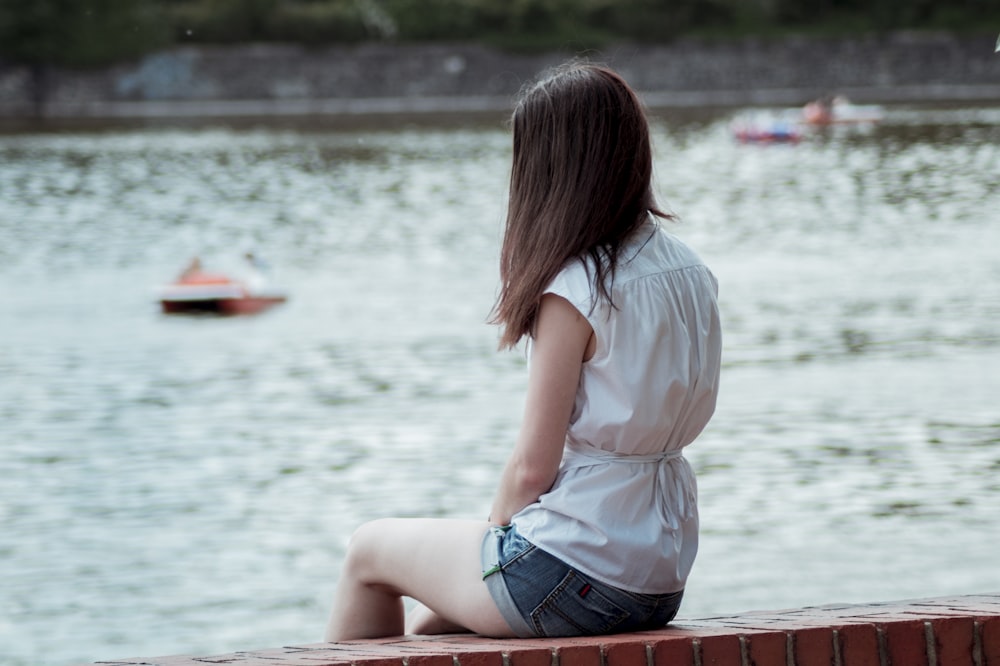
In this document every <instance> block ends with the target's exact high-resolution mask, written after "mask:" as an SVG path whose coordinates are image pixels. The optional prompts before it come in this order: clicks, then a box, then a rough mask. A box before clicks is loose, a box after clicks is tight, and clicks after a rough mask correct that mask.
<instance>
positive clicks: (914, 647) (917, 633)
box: [879, 620, 927, 666]
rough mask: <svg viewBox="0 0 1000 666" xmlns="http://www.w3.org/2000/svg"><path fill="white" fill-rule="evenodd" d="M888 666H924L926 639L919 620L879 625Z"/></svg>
mask: <svg viewBox="0 0 1000 666" xmlns="http://www.w3.org/2000/svg"><path fill="white" fill-rule="evenodd" d="M879 629H880V630H881V631H882V634H883V636H884V637H885V645H886V654H887V657H888V659H889V664H890V666H925V665H926V664H927V638H926V637H925V635H924V623H923V622H922V621H920V620H895V621H891V620H890V621H887V622H885V623H882V624H880V625H879Z"/></svg>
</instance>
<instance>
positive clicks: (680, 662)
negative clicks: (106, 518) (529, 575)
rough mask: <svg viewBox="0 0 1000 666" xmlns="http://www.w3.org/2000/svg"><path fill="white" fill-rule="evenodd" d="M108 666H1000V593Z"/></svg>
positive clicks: (402, 639)
mask: <svg viewBox="0 0 1000 666" xmlns="http://www.w3.org/2000/svg"><path fill="white" fill-rule="evenodd" d="M100 663H101V664H103V666H204V665H205V664H206V663H208V664H237V665H238V666H350V665H352V664H353V665H364V666H694V665H698V666H708V665H709V664H715V665H716V666H752V665H757V666H764V665H768V666H888V665H892V666H1000V593H996V594H983V595H977V596H962V597H952V598H938V599H923V600H916V601H907V602H893V603H876V604H864V605H832V606H823V607H819V608H800V609H792V610H782V611H758V612H753V613H743V614H739V615H732V616H729V617H715V618H709V619H703V620H687V621H683V622H680V623H678V624H677V625H675V626H671V627H668V628H666V629H662V630H658V631H646V632H638V633H633V634H617V635H613V636H601V637H590V638H553V639H530V640H493V639H487V638H480V637H476V636H468V635H448V636H437V637H429V636H406V637H398V638H389V639H380V640H371V641H352V642H346V643H319V644H314V645H301V646H294V647H283V648H274V649H267V650H253V651H249V652H236V653H232V654H224V655H216V656H213V657H186V656H175V657H160V658H137V659H122V660H118V661H102V662H100Z"/></svg>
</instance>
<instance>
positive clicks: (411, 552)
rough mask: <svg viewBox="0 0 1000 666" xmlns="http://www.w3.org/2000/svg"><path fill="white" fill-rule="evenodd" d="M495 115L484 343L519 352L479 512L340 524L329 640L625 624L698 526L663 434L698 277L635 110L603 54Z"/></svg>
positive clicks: (700, 294)
mask: <svg viewBox="0 0 1000 666" xmlns="http://www.w3.org/2000/svg"><path fill="white" fill-rule="evenodd" d="M512 127H513V165H512V170H511V177H510V192H509V205H508V212H507V220H506V228H505V233H504V238H503V244H502V249H501V257H500V278H501V289H500V292H499V296H498V299H497V302H496V303H495V306H494V311H493V317H492V321H493V322H494V323H497V324H499V325H501V326H502V333H501V337H500V347H501V348H513V347H515V346H516V345H518V344H519V343H520V342H521V341H522V340H524V339H526V340H527V348H528V354H529V371H528V388H527V397H526V401H525V409H524V416H523V420H522V423H521V426H520V431H519V434H518V436H517V438H516V441H515V442H514V444H513V451H512V453H511V454H510V457H509V460H508V462H507V463H506V465H505V467H504V469H503V471H502V473H501V476H500V479H499V488H498V490H497V492H496V495H495V497H494V499H493V503H492V512H491V513H490V515H489V518H488V519H487V520H461V519H442V518H426V519H424V518H385V519H380V520H376V521H372V522H369V523H366V524H364V525H362V526H361V527H359V528H358V529H357V530H356V531H355V532H354V534H353V535H352V537H351V540H350V543H349V546H348V549H347V554H346V557H345V561H344V564H343V568H342V571H341V575H340V580H339V582H338V585H337V591H336V594H335V596H334V602H333V610H332V614H331V616H330V619H329V624H328V626H327V631H326V639H327V640H328V641H340V640H347V639H363V638H373V637H379V636H390V635H398V634H403V633H404V632H406V633H416V634H432V633H442V632H457V631H472V632H476V633H479V634H483V635H489V636H495V637H513V636H526V637H527V636H567V635H589V634H601V633H607V632H618V631H632V630H641V629H652V628H659V627H662V626H664V625H665V624H667V623H668V622H669V621H670V620H671V619H672V618H673V617H674V616H675V614H676V612H677V610H678V608H679V606H680V602H681V598H682V596H683V591H684V587H685V584H686V580H687V577H688V574H689V572H690V571H691V567H692V563H693V561H694V558H695V553H696V551H697V546H698V509H697V492H696V486H695V477H694V472H693V470H692V468H691V466H690V465H689V464H688V462H687V460H686V459H685V458H684V456H683V454H682V452H683V450H684V447H686V446H687V445H688V444H690V443H691V442H693V441H694V440H695V438H696V437H697V436H698V434H699V433H700V432H701V431H702V428H703V427H704V426H705V425H706V424H707V423H708V421H709V419H710V417H711V416H712V413H713V412H714V409H715V404H716V397H717V394H718V386H719V368H720V355H721V331H720V321H719V310H718V304H717V289H718V287H717V282H716V279H715V277H714V276H713V274H712V273H711V272H710V270H709V268H708V267H707V266H706V265H705V264H704V263H703V262H702V261H701V260H700V259H699V258H698V256H697V255H696V254H695V252H694V251H692V250H691V249H689V248H688V247H687V246H686V245H685V244H684V243H682V242H681V241H680V240H678V239H677V238H676V237H675V236H674V235H672V234H671V233H669V232H668V231H667V230H666V228H665V221H666V220H671V219H672V216H671V215H669V214H667V213H665V212H663V211H662V210H661V208H660V207H659V205H658V204H657V202H656V200H655V197H654V194H653V187H652V151H651V146H650V138H649V127H648V123H647V120H646V117H645V112H644V110H643V107H642V105H641V103H640V101H639V99H638V97H637V95H636V94H635V92H634V91H633V90H632V89H631V88H630V87H629V86H628V84H627V83H626V82H625V81H624V80H623V79H622V78H621V77H620V76H619V75H618V74H616V73H615V72H614V71H612V70H611V69H608V68H606V67H603V66H598V65H591V64H582V63H577V64H570V65H566V66H563V67H561V68H558V69H556V70H555V71H554V72H551V73H549V74H548V75H546V76H545V77H544V78H542V79H541V80H540V81H538V82H537V83H535V84H534V85H533V86H531V87H530V88H528V89H527V90H526V91H525V92H524V93H523V95H522V98H521V99H520V101H519V103H518V104H517V106H516V109H515V111H514V113H513V118H512ZM404 596H405V597H411V598H413V599H416V600H417V601H418V602H419V605H418V606H417V607H416V608H415V609H414V610H413V611H412V612H411V613H410V615H409V617H408V618H404V604H403V601H402V599H403V597H404Z"/></svg>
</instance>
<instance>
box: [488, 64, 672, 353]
mask: <svg viewBox="0 0 1000 666" xmlns="http://www.w3.org/2000/svg"><path fill="white" fill-rule="evenodd" d="M511 125H512V127H513V135H514V136H513V140H514V156H513V165H512V169H511V175H510V195H509V196H510V199H509V203H508V207H507V223H506V229H505V231H504V239H503V246H502V248H501V252H500V282H501V286H500V293H499V296H498V298H497V302H496V304H495V305H494V308H493V316H492V318H491V321H492V322H493V323H498V324H501V325H503V332H502V334H501V338H500V347H501V348H509V347H513V346H514V345H516V344H517V343H518V342H519V341H520V340H521V338H522V337H524V336H525V335H529V336H530V335H531V334H532V331H533V329H534V324H535V319H536V317H537V314H538V307H539V303H540V301H541V297H542V291H543V290H544V289H545V287H547V286H548V284H549V282H551V281H552V279H553V278H554V277H555V276H556V274H557V273H558V272H559V271H560V270H561V269H562V267H563V266H564V265H565V264H566V262H567V261H568V260H570V259H573V258H576V257H580V258H586V257H587V256H589V257H590V258H591V259H592V262H589V268H592V269H593V275H592V278H593V280H594V285H595V294H596V296H597V297H599V298H604V299H606V300H607V301H608V302H609V303H611V305H612V306H613V305H614V303H612V302H611V291H610V287H609V282H611V281H613V280H614V274H615V267H616V266H617V262H618V254H619V250H620V248H621V246H622V243H623V241H624V240H625V239H626V238H627V237H628V236H629V234H631V233H632V232H633V231H634V230H635V229H636V228H637V227H638V226H639V225H641V224H642V222H643V221H644V220H645V219H646V217H647V216H648V215H649V214H650V213H652V214H653V215H656V216H658V217H663V218H669V217H670V216H669V215H667V214H666V213H664V212H662V211H660V210H659V209H658V208H657V205H656V201H655V198H654V196H653V191H652V185H651V180H652V171H653V158H652V150H651V148H650V142H649V124H648V122H647V120H646V115H645V112H644V110H643V106H642V104H641V102H640V101H639V99H638V97H637V96H636V94H635V92H634V91H633V90H632V89H631V88H630V87H629V86H628V84H627V83H625V81H624V80H623V79H622V78H621V77H620V76H619V75H618V74H616V73H615V72H613V71H611V70H610V69H608V68H606V67H603V66H599V65H593V64H586V63H570V64H568V65H564V66H562V67H560V68H558V69H556V70H554V71H553V72H552V73H551V74H549V75H548V76H546V77H544V78H543V79H541V80H540V81H538V82H537V83H535V84H534V85H532V86H530V87H529V88H527V89H526V90H525V92H523V93H522V96H521V99H520V101H519V102H518V104H517V106H516V107H515V109H514V114H513V117H512V120H511ZM585 265H587V264H585Z"/></svg>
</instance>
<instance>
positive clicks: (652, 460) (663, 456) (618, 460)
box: [562, 446, 698, 530]
mask: <svg viewBox="0 0 1000 666" xmlns="http://www.w3.org/2000/svg"><path fill="white" fill-rule="evenodd" d="M602 464H613V465H622V464H624V465H655V467H654V468H653V470H655V477H654V478H655V484H656V498H657V506H658V508H659V510H660V519H661V520H662V521H663V524H664V526H666V527H669V528H670V529H672V530H677V529H680V526H681V523H682V522H684V521H687V520H690V519H691V518H692V517H694V512H695V510H696V507H697V500H698V486H697V484H696V482H695V477H694V470H692V469H691V465H690V463H688V461H687V459H686V458H685V457H684V452H683V450H681V449H671V450H668V451H660V452H657V453H637V454H628V453H617V452H615V451H605V450H604V449H596V448H593V447H587V448H585V449H584V448H581V447H579V446H567V447H566V449H565V450H564V451H563V464H562V467H563V469H564V470H570V469H579V468H581V467H591V466H594V465H602Z"/></svg>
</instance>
